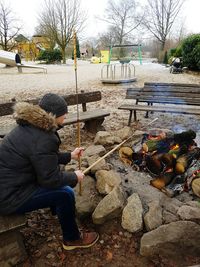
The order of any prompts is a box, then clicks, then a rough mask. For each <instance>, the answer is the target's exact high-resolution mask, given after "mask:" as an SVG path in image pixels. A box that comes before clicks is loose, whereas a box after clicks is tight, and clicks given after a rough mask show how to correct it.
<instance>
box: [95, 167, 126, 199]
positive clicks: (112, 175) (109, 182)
mask: <svg viewBox="0 0 200 267" xmlns="http://www.w3.org/2000/svg"><path fill="white" fill-rule="evenodd" d="M95 176H96V179H97V183H96V188H97V190H98V191H99V193H100V194H104V195H107V194H109V193H110V192H111V191H112V190H113V188H114V187H115V186H117V185H119V184H120V183H121V177H120V175H119V174H118V173H117V172H115V171H113V170H110V171H106V170H99V171H97V172H96V173H95Z"/></svg>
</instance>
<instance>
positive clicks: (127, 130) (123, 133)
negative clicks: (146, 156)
mask: <svg viewBox="0 0 200 267" xmlns="http://www.w3.org/2000/svg"><path fill="white" fill-rule="evenodd" d="M132 134H133V132H132V129H131V127H128V126H125V127H124V128H122V129H120V130H118V131H116V132H115V135H116V136H118V137H119V138H120V139H121V140H125V139H127V138H128V137H129V136H131V135H132Z"/></svg>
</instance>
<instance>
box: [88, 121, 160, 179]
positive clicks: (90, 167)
mask: <svg viewBox="0 0 200 267" xmlns="http://www.w3.org/2000/svg"><path fill="white" fill-rule="evenodd" d="M157 119H158V118H155V119H154V120H152V121H150V122H149V123H148V124H147V125H145V126H143V127H142V128H141V129H140V130H142V129H143V128H144V127H146V126H149V125H151V124H152V123H154V122H155V121H156V120H157ZM133 136H134V134H133V135H131V136H130V137H129V138H127V139H126V140H124V141H122V142H121V143H120V144H119V145H117V146H116V147H114V148H113V149H111V150H110V151H108V152H107V153H106V154H105V155H104V156H102V157H101V158H99V159H98V160H97V161H95V162H94V163H92V165H90V166H89V167H88V168H87V169H85V170H84V171H83V173H84V174H86V173H87V172H89V171H90V170H91V169H92V168H93V167H94V166H95V165H96V164H98V163H99V162H100V161H101V160H102V159H105V158H106V157H107V156H109V155H110V154H111V153H113V152H114V151H115V150H117V149H118V148H119V147H120V146H122V145H123V144H124V143H126V142H127V141H129V140H130V139H131V138H132V137H133Z"/></svg>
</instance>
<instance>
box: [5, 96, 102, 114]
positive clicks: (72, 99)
mask: <svg viewBox="0 0 200 267" xmlns="http://www.w3.org/2000/svg"><path fill="white" fill-rule="evenodd" d="M63 97H64V99H65V101H66V102H67V105H68V106H72V105H76V104H77V95H76V94H70V95H63ZM100 100H101V92H100V91H94V92H86V93H85V92H84V93H79V94H78V104H85V103H89V102H96V101H100ZM22 101H24V102H28V103H32V104H34V105H35V104H38V102H39V98H38V99H30V100H22ZM15 103H16V102H15V101H14V102H8V103H0V116H6V115H11V114H12V113H13V106H14V105H15Z"/></svg>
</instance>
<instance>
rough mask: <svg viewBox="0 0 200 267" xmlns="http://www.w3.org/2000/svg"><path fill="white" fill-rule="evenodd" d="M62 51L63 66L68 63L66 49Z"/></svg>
mask: <svg viewBox="0 0 200 267" xmlns="http://www.w3.org/2000/svg"><path fill="white" fill-rule="evenodd" d="M61 50H62V58H63V64H65V63H66V54H65V47H61Z"/></svg>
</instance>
